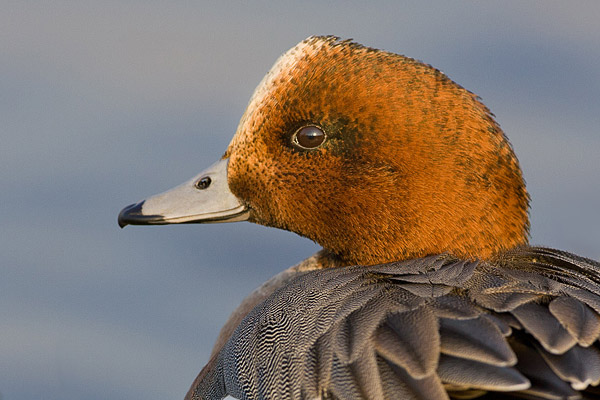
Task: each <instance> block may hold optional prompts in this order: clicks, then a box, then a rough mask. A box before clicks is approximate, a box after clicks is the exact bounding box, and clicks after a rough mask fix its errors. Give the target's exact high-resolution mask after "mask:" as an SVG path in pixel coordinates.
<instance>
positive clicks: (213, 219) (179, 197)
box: [119, 158, 249, 228]
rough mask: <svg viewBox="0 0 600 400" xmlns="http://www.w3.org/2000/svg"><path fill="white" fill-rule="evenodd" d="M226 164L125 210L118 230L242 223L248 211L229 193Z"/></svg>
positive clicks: (226, 160) (120, 214)
mask: <svg viewBox="0 0 600 400" xmlns="http://www.w3.org/2000/svg"><path fill="white" fill-rule="evenodd" d="M228 163H229V159H228V158H226V159H223V160H221V161H219V162H217V163H215V164H213V165H212V166H210V167H209V168H207V169H206V170H204V171H202V172H201V173H200V174H198V175H197V176H195V177H194V178H193V179H190V180H189V181H187V182H185V183H183V184H182V185H179V186H177V187H175V188H173V189H171V190H168V191H166V192H164V193H161V194H157V195H155V196H152V197H149V198H147V199H145V200H142V201H140V202H138V203H135V204H131V205H129V206H127V207H125V208H124V209H123V210H122V211H121V212H120V213H119V226H120V227H121V228H123V227H125V226H127V225H166V224H183V223H200V224H201V223H218V222H237V221H246V220H247V219H248V217H249V211H248V208H247V207H246V206H245V205H243V204H242V203H241V202H240V201H239V200H238V198H237V197H235V196H234V195H233V193H231V191H230V190H229V185H228V183H227V164H228ZM199 182H200V183H199Z"/></svg>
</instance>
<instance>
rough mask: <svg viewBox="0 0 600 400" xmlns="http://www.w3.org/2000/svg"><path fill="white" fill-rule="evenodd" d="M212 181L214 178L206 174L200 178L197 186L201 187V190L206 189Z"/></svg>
mask: <svg viewBox="0 0 600 400" xmlns="http://www.w3.org/2000/svg"><path fill="white" fill-rule="evenodd" d="M211 182H212V180H211V179H210V176H204V177H202V178H200V179H198V182H196V188H197V189H200V190H204V189H206V188H207V187H209V186H210V183H211Z"/></svg>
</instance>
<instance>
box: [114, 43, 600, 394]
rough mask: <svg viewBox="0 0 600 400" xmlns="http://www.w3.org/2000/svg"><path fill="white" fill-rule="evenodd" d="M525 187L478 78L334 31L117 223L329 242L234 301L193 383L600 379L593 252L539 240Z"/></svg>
mask: <svg viewBox="0 0 600 400" xmlns="http://www.w3.org/2000/svg"><path fill="white" fill-rule="evenodd" d="M528 203H529V196H528V194H527V191H526V189H525V184H524V181H523V177H522V174H521V169H520V167H519V163H518V161H517V158H516V157H515V154H514V152H513V149H512V148H511V145H510V144H509V142H508V140H507V139H506V136H505V135H504V133H503V132H502V130H501V129H500V127H499V126H498V124H497V123H496V122H495V121H494V118H493V116H492V114H491V113H490V111H489V110H488V109H487V108H486V107H485V106H484V105H483V104H482V103H481V102H480V100H479V99H478V97H477V96H475V95H474V94H473V93H471V92H469V91H467V90H465V89H463V88H462V87H461V86H459V85H457V84H456V83H454V82H453V81H451V80H450V79H449V78H448V77H447V76H446V75H444V74H443V73H442V72H440V71H438V70H437V69H435V68H432V67H431V66H429V65H426V64H423V63H421V62H419V61H416V60H413V59H411V58H407V57H404V56H401V55H397V54H393V53H389V52H385V51H381V50H376V49H373V48H369V47H365V46H362V45H360V44H357V43H354V42H351V41H345V40H344V41H342V40H339V38H337V37H331V36H328V37H310V38H308V39H306V40H304V41H303V42H301V43H299V44H298V45H296V46H295V47H294V48H292V49H291V50H289V51H288V52H287V53H285V54H284V55H282V56H281V57H280V58H279V60H277V62H276V63H275V65H274V66H273V68H272V69H271V70H270V71H269V72H268V73H267V75H266V76H265V77H264V79H263V80H262V82H261V83H260V84H259V85H258V87H257V89H256V91H255V92H254V94H253V95H252V98H251V99H250V102H249V104H248V108H247V109H246V111H245V113H244V115H243V116H242V118H241V121H240V123H239V126H238V129H237V132H236V134H235V136H234V138H233V140H232V141H231V144H230V145H229V147H228V148H227V151H226V152H225V154H224V155H223V157H221V159H220V161H218V162H217V163H216V164H214V165H213V166H211V167H210V168H208V169H207V170H205V171H204V172H202V173H200V174H199V175H197V176H196V177H195V178H193V179H191V180H190V181H188V182H186V183H184V184H183V185H181V186H178V187H176V188H174V189H172V190H170V191H168V192H165V193H163V194H159V195H156V196H153V197H150V198H148V199H146V200H144V201H141V202H139V203H136V204H133V205H130V206H129V207H126V208H125V209H123V211H121V213H120V214H119V224H120V225H121V226H122V227H123V226H125V225H127V224H140V225H146V224H174V223H192V222H193V223H208V222H233V221H251V222H255V223H258V224H262V225H267V226H273V227H277V228H281V229H286V230H289V231H292V232H295V233H297V234H299V235H302V236H305V237H307V238H310V239H312V240H314V241H315V242H317V243H319V244H320V245H321V246H322V247H323V250H321V251H320V252H318V253H317V254H315V255H313V256H312V257H310V258H308V259H307V260H305V261H303V262H302V263H300V264H299V265H297V266H294V267H292V268H289V269H287V270H285V271H284V272H282V273H280V274H279V275H277V276H275V277H274V278H272V279H271V280H269V281H268V282H266V283H265V284H264V285H263V286H261V287H260V288H259V289H257V290H256V291H255V292H254V293H253V294H251V295H250V296H249V297H248V298H247V299H246V300H245V301H244V302H243V303H242V305H240V307H239V308H238V309H237V310H236V311H235V312H234V313H233V314H232V316H231V317H230V319H229V321H228V322H227V324H226V325H225V327H224V328H223V329H222V331H221V334H220V336H219V338H218V340H217V343H216V345H215V347H214V350H213V354H212V357H211V359H210V361H209V362H208V364H207V365H206V366H205V367H204V369H203V370H202V371H201V372H200V375H199V376H198V378H196V381H195V382H194V383H193V385H192V387H191V389H190V391H189V392H188V394H187V397H186V399H221V398H223V397H225V396H227V395H230V396H233V397H236V398H239V399H299V398H308V399H358V398H365V399H427V400H431V399H449V398H457V399H470V398H478V397H481V398H495V399H497V398H513V397H519V398H522V397H525V398H528V399H562V398H565V399H566V398H569V399H576V398H600V397H598V396H600V391H599V390H598V388H596V387H595V386H596V385H598V383H600V345H599V342H598V338H599V336H600V264H599V263H597V262H595V261H592V260H588V259H585V258H582V257H579V256H576V255H573V254H569V253H566V252H562V251H558V250H553V249H548V248H540V247H531V246H529V245H528V229H529V222H528Z"/></svg>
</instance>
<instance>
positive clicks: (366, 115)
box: [225, 37, 529, 264]
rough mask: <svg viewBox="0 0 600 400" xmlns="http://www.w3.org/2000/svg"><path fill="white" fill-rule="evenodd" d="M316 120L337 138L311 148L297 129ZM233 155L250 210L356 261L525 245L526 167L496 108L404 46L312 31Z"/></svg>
mask: <svg viewBox="0 0 600 400" xmlns="http://www.w3.org/2000/svg"><path fill="white" fill-rule="evenodd" d="M308 124H313V125H316V126H319V127H321V128H322V129H323V130H324V131H325V133H326V135H327V140H326V141H325V143H324V144H323V145H322V146H321V147H319V148H317V149H313V150H301V149H298V148H296V147H294V146H293V145H292V142H291V136H292V135H293V133H294V132H296V130H297V129H298V128H300V127H302V126H304V125H308ZM225 156H226V157H229V158H230V162H229V168H228V175H229V186H230V189H231V190H232V192H233V193H234V194H235V195H236V196H238V197H239V198H240V199H241V200H242V201H243V202H244V203H245V204H247V205H248V206H249V207H250V208H251V220H253V221H254V222H257V223H260V224H264V225H268V226H274V227H278V228H282V229H287V230H290V231H293V232H296V233H298V234H300V235H302V236H306V237H308V238H310V239H312V240H314V241H316V242H318V243H319V244H320V245H322V246H323V247H324V248H325V249H327V250H329V251H330V252H332V253H333V254H335V255H336V256H337V257H338V258H339V259H340V260H342V263H344V264H377V263H383V262H388V261H395V260H403V259H410V258H416V257H422V256H425V255H429V254H438V253H444V252H448V253H451V254H453V255H455V256H458V257H463V258H468V259H473V258H483V259H487V258H490V257H491V256H493V255H494V254H496V253H497V252H499V251H500V250H503V249H508V248H512V247H515V246H517V245H521V244H525V243H526V242H527V232H528V227H529V223H528V215H527V208H528V195H527V191H526V189H525V184H524V181H523V178H522V175H521V170H520V168H519V164H518V161H517V159H516V157H515V155H514V153H513V150H512V148H511V146H510V144H509V143H508V141H507V139H506V137H505V136H504V134H503V133H502V131H501V130H500V127H499V126H498V124H496V122H495V121H494V120H493V118H492V116H491V115H490V112H489V110H488V109H487V108H486V107H485V106H484V105H483V104H482V103H481V102H480V101H479V100H478V99H477V97H476V96H475V95H474V94H472V93H470V92H469V91H467V90H465V89H463V88H462V87H460V86H459V85H457V84H455V83H454V82H452V81H451V80H450V79H448V77H446V76H445V75H444V74H443V73H441V72H440V71H438V70H436V69H434V68H432V67H431V66H428V65H425V64H423V63H421V62H418V61H415V60H413V59H410V58H407V57H404V56H400V55H397V54H393V53H388V52H385V51H380V50H375V49H371V48H368V47H364V46H361V45H358V44H356V43H352V42H348V41H339V40H338V38H335V37H311V38H308V39H306V40H305V41H303V42H301V43H300V44H299V45H297V46H296V47H294V48H293V49H291V50H290V51H288V52H287V53H286V54H284V55H283V56H282V57H281V58H280V59H279V60H278V61H277V63H276V64H275V66H274V67H273V68H272V70H271V71H270V72H269V73H268V74H267V76H266V77H265V79H263V81H262V82H261V83H260V85H259V86H258V88H257V89H256V92H255V93H254V95H253V97H252V99H251V100H250V103H249V105H248V109H247V110H246V112H245V114H244V116H243V117H242V119H241V121H240V125H239V127H238V131H237V133H236V135H235V137H234V139H233V141H232V143H231V144H230V146H229V148H228V150H227V153H226V154H225Z"/></svg>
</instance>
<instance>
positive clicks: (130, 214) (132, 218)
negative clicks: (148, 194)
mask: <svg viewBox="0 0 600 400" xmlns="http://www.w3.org/2000/svg"><path fill="white" fill-rule="evenodd" d="M144 202H145V201H141V202H139V203H135V204H130V205H128V206H127V207H125V208H124V209H122V210H121V212H120V213H119V219H118V222H119V226H120V227H121V228H124V227H126V226H127V225H153V224H161V223H164V217H163V216H162V215H144V214H143V213H142V207H143V206H144Z"/></svg>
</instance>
